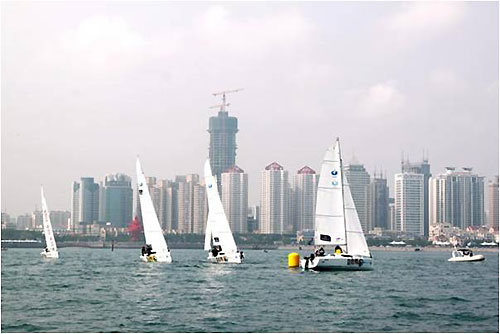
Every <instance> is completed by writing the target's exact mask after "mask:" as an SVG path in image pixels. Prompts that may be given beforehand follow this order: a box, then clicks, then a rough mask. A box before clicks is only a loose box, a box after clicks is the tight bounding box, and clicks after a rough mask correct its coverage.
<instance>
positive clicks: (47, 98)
mask: <svg viewBox="0 0 500 334" xmlns="http://www.w3.org/2000/svg"><path fill="white" fill-rule="evenodd" d="M366 8H370V9H375V8H377V10H371V11H369V12H364V11H363V9H366ZM497 8H498V4H496V3H438V4H433V3H422V4H419V3H411V4H409V3H384V4H377V6H375V5H373V4H364V3H353V4H342V3H324V4H306V3H293V4H288V3H284V4H258V3H257V4H251V5H250V4H245V3H243V4H237V3H227V4H221V5H219V4H217V5H216V4H210V3H207V4H196V5H192V6H190V5H185V4H166V3H157V4H155V5H154V6H151V7H134V6H131V5H124V6H120V7H116V6H112V5H110V4H106V3H99V4H83V3H72V4H64V3H54V4H50V5H47V4H45V5H44V4H42V3H34V4H31V5H30V6H29V7H26V6H22V5H17V4H14V3H11V4H5V3H2V9H3V10H2V23H1V24H2V30H3V34H4V43H2V61H3V65H4V66H2V81H3V82H2V83H3V86H2V181H3V182H2V210H3V211H7V212H9V213H10V214H14V215H22V214H24V213H26V212H31V211H33V209H35V207H36V206H37V204H38V206H39V201H40V200H39V194H38V189H39V185H40V184H43V185H44V186H45V191H46V197H47V201H48V203H49V205H50V207H51V209H53V210H68V209H69V208H70V205H71V203H70V199H69V198H70V194H71V189H70V186H69V184H70V183H71V182H73V181H76V180H79V179H80V177H82V176H91V177H96V180H99V179H100V178H101V177H103V176H104V175H106V174H108V173H123V174H126V175H135V172H134V161H135V156H136V155H137V154H139V155H140V156H141V160H142V161H144V165H145V166H148V167H147V175H150V176H156V177H159V178H165V179H173V178H174V176H175V175H186V174H189V173H196V174H199V175H202V168H203V162H204V160H205V159H206V158H207V157H208V146H209V135H208V134H207V132H206V130H207V128H208V124H207V123H208V118H209V117H210V116H215V115H216V111H213V110H210V109H209V108H208V107H209V106H211V105H214V104H217V103H219V102H220V99H218V98H216V97H213V96H212V93H214V92H217V91H221V90H225V89H234V88H239V87H244V88H245V90H244V91H243V92H241V93H238V94H233V95H230V96H228V102H230V103H231V106H230V107H229V108H228V111H229V115H231V116H234V117H237V118H238V128H239V132H238V135H237V146H238V150H237V161H236V163H237V164H238V165H239V166H241V167H242V168H244V169H245V171H246V172H247V173H248V175H249V178H248V179H249V180H248V182H249V185H248V187H249V205H255V204H258V203H259V192H260V189H259V175H260V171H261V170H262V168H263V167H264V166H266V165H267V164H268V163H269V162H271V161H279V162H280V164H282V165H283V167H284V169H285V170H288V171H294V170H298V169H299V168H301V167H303V166H304V165H308V166H310V167H311V168H312V169H314V170H319V166H320V164H321V157H322V156H323V152H324V150H325V149H326V148H327V147H328V146H329V145H330V144H331V143H332V142H333V141H334V139H335V137H337V136H339V137H340V138H341V140H342V144H343V152H344V162H345V163H346V164H347V163H349V162H350V161H351V160H352V158H351V157H352V156H355V157H356V158H357V160H359V161H360V162H361V163H362V164H364V166H365V168H366V170H367V171H368V172H369V173H370V174H373V171H374V170H378V171H380V170H382V171H386V175H387V179H388V186H389V189H390V192H391V194H392V196H393V195H394V194H393V189H394V186H393V179H392V178H391V175H394V174H396V173H397V172H398V171H399V168H400V157H401V152H402V151H404V152H406V153H407V154H409V155H410V158H411V160H412V161H419V160H420V157H422V156H424V154H423V151H425V152H428V158H429V161H430V163H431V166H432V172H433V173H436V172H438V171H440V170H443V169H444V168H445V167H447V166H456V167H458V168H460V167H470V166H473V167H474V172H475V173H477V174H479V175H481V176H484V177H485V179H486V180H490V179H492V178H493V176H494V175H497V174H498V29H497V28H498V11H497V10H495V9H497ZM352 10H354V11H355V12H358V15H357V16H355V17H350V20H353V21H352V22H354V23H355V24H354V25H357V26H356V27H354V25H353V24H352V23H351V22H350V20H347V19H345V18H343V17H342V14H345V13H346V11H352ZM41 13H44V15H40V14H41ZM361 13H362V14H361ZM176 16H177V17H184V18H188V19H187V20H184V22H180V21H179V20H178V19H176ZM63 17H64V19H62V18H63ZM146 18H148V19H149V21H150V22H149V23H147V21H146ZM423 18H425V20H424V21H425V24H422V23H419V22H417V21H418V20H422V19H423ZM417 19H418V20H417ZM49 22H50V24H49ZM384 22H385V23H384ZM396 26H397V28H398V30H397V31H398V33H394V28H395V27H396ZM96 28H98V30H97V31H100V32H101V33H99V34H97V35H96V34H95V31H96V30H95V29H96ZM273 28H276V29H273ZM342 29H349V31H350V34H349V35H348V36H344V35H343V34H341V33H340V31H342ZM26 31H29V32H30V34H28V35H27V36H26V38H23V39H19V38H16V36H18V35H19V34H20V33H23V32H26ZM227 32H231V33H230V34H227ZM391 32H392V33H391ZM238 34H241V37H242V38H238V37H239V35H238ZM374 34H379V35H382V36H384V38H382V39H380V38H379V39H378V40H377V41H378V43H373V42H370V41H371V39H372V38H374V37H375V35H374ZM379 35H377V37H379ZM186 37H193V40H194V43H193V44H190V43H189V42H188V40H189V38H186ZM208 40H215V46H220V45H225V46H226V49H223V50H221V48H219V47H215V46H211V45H210V44H209V43H207V41H208ZM242 40H246V41H247V42H246V43H242V42H241V41H242ZM173 46H176V47H175V50H174V48H173ZM464 46H465V47H466V52H465V51H464ZM91 50H96V53H95V54H92V53H91ZM150 50H151V51H152V52H149V51H150ZM146 51H148V52H146ZM145 53H148V55H145ZM116 54H120V55H121V57H120V59H119V61H115V58H114V57H113V55H116ZM200 54H202V55H203V57H201V58H200V59H195V58H193V57H196V56H197V55H200ZM367 54H369V55H370V56H369V57H366V55H367ZM32 55H35V56H34V57H32ZM304 59H305V60H304ZM387 59H390V60H391V61H390V63H388V62H387ZM169 63H175V64H176V66H177V69H175V68H171V67H169V66H168V64H169ZM194 64H196V65H194ZM242 65H243V66H242ZM181 124H182V126H179V125H181ZM360 129H361V131H360ZM425 155H426V156H427V153H426V154H425ZM133 179H135V178H133ZM133 184H135V180H134V181H133ZM485 200H486V198H485Z"/></svg>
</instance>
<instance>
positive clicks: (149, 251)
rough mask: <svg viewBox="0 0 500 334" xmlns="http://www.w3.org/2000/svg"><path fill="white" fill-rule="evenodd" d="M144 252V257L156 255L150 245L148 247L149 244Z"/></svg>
mask: <svg viewBox="0 0 500 334" xmlns="http://www.w3.org/2000/svg"><path fill="white" fill-rule="evenodd" d="M145 251H146V255H147V256H150V255H152V254H156V252H154V251H153V247H152V246H151V245H149V244H148V245H146V250H145Z"/></svg>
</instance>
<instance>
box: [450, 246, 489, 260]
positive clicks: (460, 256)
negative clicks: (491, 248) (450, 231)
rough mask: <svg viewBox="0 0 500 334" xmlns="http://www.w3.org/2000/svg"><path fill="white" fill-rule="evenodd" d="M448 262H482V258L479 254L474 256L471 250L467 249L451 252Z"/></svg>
mask: <svg viewBox="0 0 500 334" xmlns="http://www.w3.org/2000/svg"><path fill="white" fill-rule="evenodd" d="M448 261H449V262H478V261H484V256H483V255H481V254H478V255H474V254H473V252H472V250H470V249H468V248H460V249H455V250H454V251H453V252H451V257H450V258H449V259H448Z"/></svg>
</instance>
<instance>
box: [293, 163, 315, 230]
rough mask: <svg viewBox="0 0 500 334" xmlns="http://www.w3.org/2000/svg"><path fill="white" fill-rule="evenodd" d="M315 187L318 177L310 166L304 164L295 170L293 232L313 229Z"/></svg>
mask: <svg viewBox="0 0 500 334" xmlns="http://www.w3.org/2000/svg"><path fill="white" fill-rule="evenodd" d="M317 188H318V177H317V174H316V172H315V171H314V170H313V169H312V168H310V167H308V166H304V167H302V168H301V169H299V170H298V171H297V174H296V175H295V177H294V182H293V195H294V199H293V202H294V205H293V208H294V210H293V221H294V232H297V231H302V230H305V229H314V217H315V210H316V192H317Z"/></svg>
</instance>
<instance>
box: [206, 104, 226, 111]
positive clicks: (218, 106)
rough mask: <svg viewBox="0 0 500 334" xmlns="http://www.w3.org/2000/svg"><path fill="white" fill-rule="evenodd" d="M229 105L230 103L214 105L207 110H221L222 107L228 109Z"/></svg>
mask: <svg viewBox="0 0 500 334" xmlns="http://www.w3.org/2000/svg"><path fill="white" fill-rule="evenodd" d="M230 105H231V103H226V104H216V105H214V106H210V107H208V108H210V109H214V108H220V109H221V110H222V109H223V108H224V107H229V106H230Z"/></svg>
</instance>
